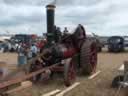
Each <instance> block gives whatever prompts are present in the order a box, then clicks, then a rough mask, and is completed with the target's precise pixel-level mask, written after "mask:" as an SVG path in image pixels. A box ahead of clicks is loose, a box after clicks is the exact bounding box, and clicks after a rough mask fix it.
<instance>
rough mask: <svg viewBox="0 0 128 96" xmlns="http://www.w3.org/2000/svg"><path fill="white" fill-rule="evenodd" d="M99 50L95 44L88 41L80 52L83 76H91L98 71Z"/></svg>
mask: <svg viewBox="0 0 128 96" xmlns="http://www.w3.org/2000/svg"><path fill="white" fill-rule="evenodd" d="M96 65H97V48H96V44H95V42H92V41H90V40H88V39H87V40H86V41H85V42H84V43H83V45H82V47H81V50H80V66H81V73H82V74H83V75H90V74H91V73H93V72H94V71H95V70H96Z"/></svg>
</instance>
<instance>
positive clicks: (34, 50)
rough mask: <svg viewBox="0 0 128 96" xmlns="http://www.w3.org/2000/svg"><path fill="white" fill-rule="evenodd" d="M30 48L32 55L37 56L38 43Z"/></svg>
mask: <svg viewBox="0 0 128 96" xmlns="http://www.w3.org/2000/svg"><path fill="white" fill-rule="evenodd" d="M30 50H31V52H32V57H35V56H36V55H37V52H38V49H37V47H36V45H35V44H32V46H31V49H30Z"/></svg>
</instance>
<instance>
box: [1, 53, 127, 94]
mask: <svg viewBox="0 0 128 96" xmlns="http://www.w3.org/2000/svg"><path fill="white" fill-rule="evenodd" d="M16 57H17V55H16V54H11V53H6V54H3V53H1V54H0V60H2V61H5V62H7V63H10V62H11V63H16ZM124 60H128V53H127V52H126V53H116V54H114V53H108V52H106V51H104V52H101V53H99V54H98V68H97V70H101V73H100V74H99V75H98V76H97V77H96V78H94V79H91V80H88V79H87V77H81V76H79V77H77V81H79V82H80V83H81V84H80V85H79V86H78V87H77V88H75V89H74V90H72V91H70V92H69V93H68V94H66V96H115V93H116V91H117V89H113V88H111V82H112V80H113V78H114V77H115V76H117V75H118V74H119V72H118V71H117V69H118V68H119V67H120V66H121V65H122V64H123V61H124ZM58 88H59V89H64V88H65V86H64V84H63V79H62V77H61V78H56V77H54V78H53V79H51V80H48V81H47V82H44V81H43V82H40V83H37V84H34V85H33V87H32V88H31V89H28V90H23V91H22V92H18V93H15V94H12V96H41V94H44V93H47V92H49V91H52V90H55V89H58ZM126 90H127V89H122V90H121V91H120V93H119V95H118V96H128V94H127V93H126ZM25 94H27V95H25ZM28 94H29V95H28ZM30 94H31V95H30Z"/></svg>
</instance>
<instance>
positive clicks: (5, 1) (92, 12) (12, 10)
mask: <svg viewBox="0 0 128 96" xmlns="http://www.w3.org/2000/svg"><path fill="white" fill-rule="evenodd" d="M52 1H53V0H0V32H1V33H5V32H6V31H9V32H10V33H37V34H42V33H43V32H46V12H45V11H46V9H45V6H46V5H47V4H49V3H51V2H52ZM67 1H68V2H67ZM56 3H57V5H56V13H55V14H56V16H55V23H56V25H58V26H60V27H61V28H62V29H63V28H64V27H65V26H66V27H68V28H69V30H73V29H74V28H75V27H76V26H77V24H83V25H84V26H85V28H86V30H87V32H94V33H96V34H98V35H128V19H127V17H128V12H127V10H128V0H57V2H56Z"/></svg>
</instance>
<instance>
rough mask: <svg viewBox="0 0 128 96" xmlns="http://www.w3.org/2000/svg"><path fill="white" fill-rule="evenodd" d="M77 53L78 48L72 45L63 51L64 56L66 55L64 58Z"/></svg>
mask: <svg viewBox="0 0 128 96" xmlns="http://www.w3.org/2000/svg"><path fill="white" fill-rule="evenodd" d="M76 53H77V51H76V49H75V48H73V47H71V48H68V49H67V50H65V51H64V52H63V56H64V58H70V57H72V56H74V55H75V54H76Z"/></svg>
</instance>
